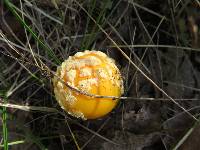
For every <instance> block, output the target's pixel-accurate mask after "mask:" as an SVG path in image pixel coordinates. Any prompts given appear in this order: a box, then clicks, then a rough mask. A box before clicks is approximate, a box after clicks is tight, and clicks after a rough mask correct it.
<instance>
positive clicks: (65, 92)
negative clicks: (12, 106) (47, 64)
mask: <svg viewBox="0 0 200 150" xmlns="http://www.w3.org/2000/svg"><path fill="white" fill-rule="evenodd" d="M58 77H59V78H60V79H61V80H62V81H64V82H65V83H67V84H69V85H70V86H72V87H74V88H77V89H79V90H81V91H84V92H86V93H90V94H95V95H104V96H116V97H119V96H121V94H123V90H124V89H123V81H122V77H121V74H120V72H119V69H118V68H117V66H116V65H115V63H114V60H113V59H111V58H109V57H108V56H107V55H106V54H104V53H103V52H100V51H84V52H78V53H76V54H75V55H74V56H70V57H69V58H68V59H67V60H65V61H64V62H63V63H62V65H61V66H59V67H58V68H57V72H56V76H55V77H54V78H53V85H54V93H55V97H56V100H57V101H58V102H59V104H60V105H61V107H62V108H63V109H64V110H65V111H66V112H68V113H69V114H71V115H72V116H75V117H78V118H79V117H80V118H82V119H96V118H99V117H102V116H104V115H106V114H108V113H109V112H110V111H111V110H112V109H113V108H114V107H115V106H116V104H117V102H118V100H112V99H109V98H93V97H89V96H86V95H83V94H80V93H77V92H75V91H72V90H71V89H69V88H68V87H67V86H66V85H65V84H64V83H63V82H62V81H60V79H58Z"/></svg>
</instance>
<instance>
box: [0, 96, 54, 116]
mask: <svg viewBox="0 0 200 150" xmlns="http://www.w3.org/2000/svg"><path fill="white" fill-rule="evenodd" d="M0 101H2V99H1V98H0ZM0 106H1V107H7V108H14V109H19V110H23V111H41V112H54V113H55V112H57V113H58V110H57V109H55V108H49V107H38V106H23V105H16V104H10V103H7V104H4V103H2V102H0Z"/></svg>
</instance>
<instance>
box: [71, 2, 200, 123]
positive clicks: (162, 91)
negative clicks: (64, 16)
mask: <svg viewBox="0 0 200 150" xmlns="http://www.w3.org/2000/svg"><path fill="white" fill-rule="evenodd" d="M75 3H77V4H78V5H79V7H80V8H81V9H82V10H83V11H84V12H85V13H86V14H87V15H88V17H90V18H91V20H92V21H93V22H94V23H96V21H95V19H94V18H93V17H92V16H91V15H90V14H89V13H88V12H87V11H86V10H85V8H83V7H82V6H81V4H79V2H77V1H75ZM96 24H97V23H96ZM97 26H98V27H99V29H100V30H101V31H102V32H103V33H104V34H105V35H106V36H107V38H108V39H109V40H110V41H111V42H112V43H113V45H114V46H116V48H117V49H118V50H119V51H120V52H121V53H122V55H123V56H124V57H125V58H126V59H127V60H128V61H130V63H131V64H132V65H133V66H134V67H135V68H136V69H137V70H138V71H139V72H140V73H141V74H142V75H143V76H144V77H145V78H146V79H147V80H148V81H149V82H150V83H152V84H153V85H154V86H155V87H156V88H157V89H158V90H159V91H160V92H161V93H163V94H164V95H165V96H166V97H167V98H169V99H170V100H171V101H172V102H173V103H174V104H176V105H177V106H178V107H179V108H181V109H182V110H183V111H185V112H186V113H187V114H188V115H189V116H190V117H192V118H193V119H194V120H196V121H198V119H197V118H196V117H194V116H193V115H192V114H191V113H190V112H188V111H187V110H186V109H185V108H184V107H182V106H181V105H180V104H179V103H178V102H176V101H175V100H174V99H173V98H172V97H170V96H169V95H168V94H167V93H166V92H165V91H164V90H163V89H162V88H160V87H159V86H158V85H157V84H156V83H155V82H153V80H151V78H149V77H148V76H147V75H146V74H145V73H144V72H143V71H142V70H141V69H140V68H138V66H137V65H136V64H135V63H133V61H132V60H130V58H129V57H128V56H127V55H126V53H124V52H123V51H122V50H121V48H119V47H118V45H117V43H116V42H115V41H114V40H113V39H112V38H111V37H110V36H109V35H108V34H107V33H106V31H105V30H104V29H103V28H102V27H101V26H100V25H99V24H97Z"/></svg>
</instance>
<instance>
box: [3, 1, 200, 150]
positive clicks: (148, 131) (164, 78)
mask: <svg viewBox="0 0 200 150" xmlns="http://www.w3.org/2000/svg"><path fill="white" fill-rule="evenodd" d="M199 14H200V3H199V2H198V0H194V1H188V0H183V1H181V0H166V1H162V0H157V1H155V0H149V1H146V0H135V1H134V0H102V1H98V0H74V1H73V0H44V1H40V0H31V1H28V0H15V1H11V0H1V1H0V64H1V65H0V106H1V107H0V114H1V117H0V118H1V123H0V127H1V129H2V130H1V132H0V138H1V140H0V141H1V143H0V149H1V148H2V149H4V150H7V149H12V150H22V149H23V150H37V149H48V150H58V149H59V150H64V149H68V150H69V149H70V150H71V149H84V150H99V149H100V150H169V149H180V150H197V149H199V147H200V143H199V140H198V139H199V137H200V132H199V131H200V130H199V128H200V125H199V123H198V122H199V112H200V95H199V92H200V80H199V76H200V67H199V66H200V31H199V27H200V15H199ZM84 50H100V51H102V52H104V53H106V54H107V55H109V56H110V57H112V58H113V59H114V60H115V61H116V64H117V66H119V68H120V71H121V74H122V76H123V80H124V89H125V92H124V95H123V96H124V97H127V98H126V99H121V100H120V102H119V104H118V106H117V107H116V108H115V109H114V110H113V111H112V112H111V113H109V114H108V115H107V116H105V117H102V118H100V119H95V120H86V121H83V120H81V119H77V118H74V117H71V116H69V115H68V114H67V113H66V112H65V111H64V110H62V109H61V108H60V106H59V105H58V103H57V102H56V100H55V97H54V92H53V86H52V80H51V79H52V77H53V75H52V73H51V72H49V70H52V71H56V68H57V66H59V64H60V63H61V62H62V61H63V60H65V59H67V58H68V57H69V56H71V55H74V54H75V53H76V52H79V51H84Z"/></svg>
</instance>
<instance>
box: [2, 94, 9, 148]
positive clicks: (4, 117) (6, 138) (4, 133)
mask: <svg viewBox="0 0 200 150" xmlns="http://www.w3.org/2000/svg"><path fill="white" fill-rule="evenodd" d="M3 95H4V98H3V102H4V104H6V103H7V97H6V94H5V93H4V94H3ZM2 118H3V145H4V150H8V129H7V111H6V107H3V113H2Z"/></svg>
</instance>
